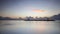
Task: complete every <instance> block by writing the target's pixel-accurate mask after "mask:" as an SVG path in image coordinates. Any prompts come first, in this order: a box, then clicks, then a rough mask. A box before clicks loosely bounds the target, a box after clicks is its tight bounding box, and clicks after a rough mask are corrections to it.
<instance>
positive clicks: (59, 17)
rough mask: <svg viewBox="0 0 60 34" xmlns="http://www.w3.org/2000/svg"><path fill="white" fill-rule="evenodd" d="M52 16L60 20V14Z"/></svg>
mask: <svg viewBox="0 0 60 34" xmlns="http://www.w3.org/2000/svg"><path fill="white" fill-rule="evenodd" d="M51 18H53V19H55V20H60V14H58V15H54V16H52V17H51Z"/></svg>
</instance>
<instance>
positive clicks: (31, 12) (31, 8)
mask: <svg viewBox="0 0 60 34" xmlns="http://www.w3.org/2000/svg"><path fill="white" fill-rule="evenodd" d="M57 14H60V0H1V1H0V16H3V17H13V18H15V17H26V16H32V17H36V16H37V17H51V16H53V15H57Z"/></svg>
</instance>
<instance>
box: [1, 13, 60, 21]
mask: <svg viewBox="0 0 60 34" xmlns="http://www.w3.org/2000/svg"><path fill="white" fill-rule="evenodd" d="M0 20H25V21H50V20H52V21H54V20H60V14H58V15H54V16H52V17H44V18H42V17H39V18H38V17H35V18H33V17H31V16H30V17H25V18H21V17H19V18H10V17H2V16H0Z"/></svg>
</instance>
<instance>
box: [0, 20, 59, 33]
mask: <svg viewBox="0 0 60 34" xmlns="http://www.w3.org/2000/svg"><path fill="white" fill-rule="evenodd" d="M59 28H60V21H19V20H0V34H60V29H59Z"/></svg>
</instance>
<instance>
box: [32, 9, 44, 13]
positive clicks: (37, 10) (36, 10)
mask: <svg viewBox="0 0 60 34" xmlns="http://www.w3.org/2000/svg"><path fill="white" fill-rule="evenodd" d="M32 11H33V12H45V10H39V9H33V10H32Z"/></svg>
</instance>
